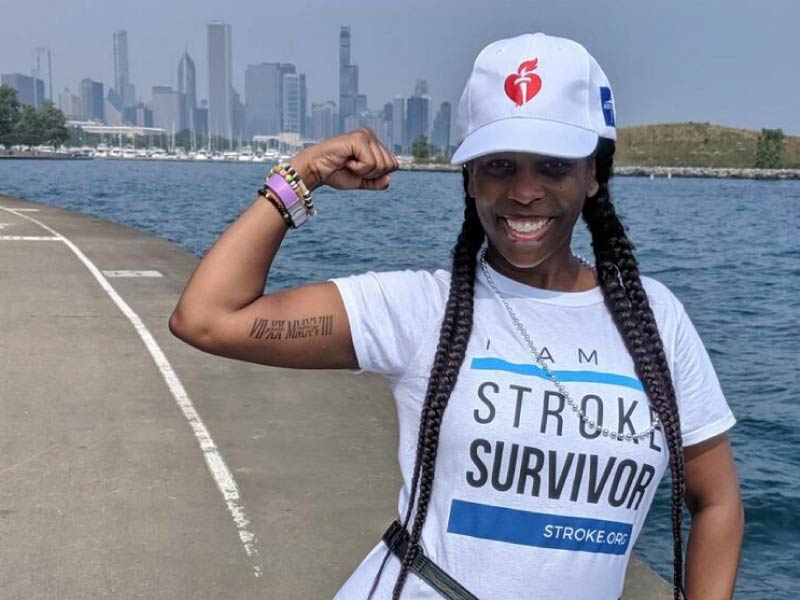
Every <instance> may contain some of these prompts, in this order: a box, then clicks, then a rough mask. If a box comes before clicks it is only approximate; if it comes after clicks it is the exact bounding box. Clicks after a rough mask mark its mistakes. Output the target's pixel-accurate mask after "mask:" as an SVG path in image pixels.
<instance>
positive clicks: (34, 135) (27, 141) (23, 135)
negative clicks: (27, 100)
mask: <svg viewBox="0 0 800 600" xmlns="http://www.w3.org/2000/svg"><path fill="white" fill-rule="evenodd" d="M11 137H12V140H13V143H15V144H22V145H24V146H36V145H37V144H41V143H42V141H43V140H44V122H43V119H42V115H41V113H39V112H38V111H37V110H36V109H35V108H33V107H32V106H28V105H25V106H23V107H22V113H21V116H20V118H19V121H17V123H16V125H15V126H14V131H13V132H12V133H11Z"/></svg>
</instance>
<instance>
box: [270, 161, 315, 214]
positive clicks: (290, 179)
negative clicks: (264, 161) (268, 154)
mask: <svg viewBox="0 0 800 600" xmlns="http://www.w3.org/2000/svg"><path fill="white" fill-rule="evenodd" d="M275 173H278V174H279V175H280V176H281V177H283V178H284V179H285V180H286V182H287V183H288V184H289V185H291V186H292V189H293V190H295V193H297V197H298V198H302V200H303V205H304V207H305V210H306V214H307V215H309V216H315V215H316V214H317V209H316V208H315V207H314V203H313V202H312V201H311V192H310V191H309V189H308V187H307V186H306V184H305V182H303V180H302V179H301V178H300V175H299V174H298V173H297V171H295V169H294V168H293V167H292V166H291V165H289V164H276V165H275V166H274V167H272V168H271V169H270V170H269V173H268V174H267V179H269V178H270V177H271V176H272V175H274V174H275Z"/></svg>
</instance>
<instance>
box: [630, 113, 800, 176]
mask: <svg viewBox="0 0 800 600" xmlns="http://www.w3.org/2000/svg"><path fill="white" fill-rule="evenodd" d="M759 134H760V132H759V131H750V130H747V129H734V128H732V127H722V126H720V125H711V124H709V123H666V124H663V125H641V126H637V127H625V128H621V129H619V130H618V132H617V138H618V139H617V153H616V157H615V160H614V162H615V164H618V165H620V166H625V165H641V166H664V167H739V168H752V167H753V166H754V165H755V162H756V144H757V143H758V136H759ZM783 166H784V168H787V169H798V168H800V137H797V136H786V137H785V139H784V142H783Z"/></svg>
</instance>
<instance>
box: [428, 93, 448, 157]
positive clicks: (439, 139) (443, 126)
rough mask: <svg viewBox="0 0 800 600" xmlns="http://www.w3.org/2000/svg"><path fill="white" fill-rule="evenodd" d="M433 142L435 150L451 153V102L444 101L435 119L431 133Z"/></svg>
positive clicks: (441, 152) (439, 152)
mask: <svg viewBox="0 0 800 600" xmlns="http://www.w3.org/2000/svg"><path fill="white" fill-rule="evenodd" d="M431 144H432V145H433V146H434V152H436V153H438V154H444V155H449V154H450V103H449V102H442V104H441V105H440V106H439V110H438V111H437V112H436V117H435V118H434V119H433V132H432V133H431Z"/></svg>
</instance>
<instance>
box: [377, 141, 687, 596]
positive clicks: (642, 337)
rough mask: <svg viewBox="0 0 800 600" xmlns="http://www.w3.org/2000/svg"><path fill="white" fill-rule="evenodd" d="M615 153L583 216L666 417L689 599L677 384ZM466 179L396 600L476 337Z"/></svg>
mask: <svg viewBox="0 0 800 600" xmlns="http://www.w3.org/2000/svg"><path fill="white" fill-rule="evenodd" d="M614 151H615V144H614V142H613V141H611V140H605V139H602V138H601V139H600V143H599V144H598V148H597V152H596V155H595V158H596V165H597V171H596V174H597V180H598V183H599V184H600V189H599V190H598V192H597V194H595V195H594V196H592V197H591V198H587V200H586V204H585V205H584V209H583V217H584V219H585V221H586V223H587V225H588V227H589V230H590V232H591V235H592V246H593V248H594V252H595V260H596V264H597V273H598V279H599V280H600V286H601V288H602V290H603V296H604V298H605V302H606V305H607V306H608V308H609V311H610V312H611V315H612V317H613V319H614V322H615V324H616V325H617V328H618V329H619V331H620V333H621V335H622V338H623V340H624V341H625V344H626V347H627V348H628V351H629V352H630V353H631V356H632V357H633V362H634V365H635V369H636V373H637V375H638V376H639V378H640V379H641V380H642V381H643V382H644V387H645V392H646V394H647V396H648V398H649V399H650V402H651V404H652V406H653V407H654V408H655V411H656V413H657V414H658V415H659V419H660V421H661V423H662V425H661V427H662V428H663V430H664V434H665V438H666V440H667V447H668V449H669V455H670V469H671V473H672V537H673V547H674V558H673V567H674V574H673V577H674V587H673V595H674V598H675V600H680V598H681V593H683V596H684V597H685V591H684V590H683V556H682V544H681V517H682V509H683V498H684V487H685V482H684V470H683V450H682V441H681V432H680V422H679V419H678V410H677V403H676V400H675V391H674V389H673V385H672V377H671V375H670V371H669V366H668V364H667V360H666V355H665V353H664V348H663V343H662V341H661V337H660V334H659V332H658V328H657V326H656V322H655V318H654V316H653V312H652V310H651V309H650V305H649V302H648V299H647V294H646V293H645V291H644V287H643V286H642V282H641V279H640V276H639V270H638V265H637V262H636V258H635V256H634V253H633V249H634V248H633V244H632V243H631V242H630V240H629V239H628V237H627V235H626V233H625V229H624V227H623V225H622V223H621V222H620V220H619V217H618V216H617V214H616V211H615V209H614V205H613V204H612V202H611V197H610V195H609V190H608V181H609V179H610V178H611V176H612V172H613V157H614ZM462 175H463V178H464V194H465V199H464V202H465V209H464V223H463V225H462V228H461V233H460V234H459V236H458V241H457V242H456V245H455V247H454V249H453V253H452V255H453V267H452V276H451V283H450V292H449V295H448V299H447V306H446V308H445V314H444V318H443V321H442V327H441V330H440V334H439V344H438V346H437V350H436V355H435V357H434V361H433V366H432V368H431V373H430V377H429V380H428V387H427V391H426V393H425V401H424V403H423V406H422V412H421V418H420V428H419V438H418V441H417V453H416V460H415V465H414V474H413V477H412V483H411V490H410V497H409V502H408V510H407V512H406V516H405V520H404V522H403V528H404V530H405V529H406V528H407V525H408V522H409V520H410V517H411V513H412V510H413V507H414V501H415V499H416V492H417V487H419V500H418V501H417V513H416V515H415V518H414V523H413V526H412V529H411V534H410V540H409V544H408V551H407V553H406V555H405V557H404V558H403V561H402V564H401V568H400V573H399V575H398V577H397V581H396V582H395V586H394V590H393V592H392V600H399V599H400V594H401V593H402V590H403V586H404V584H405V580H406V578H407V576H408V571H409V568H410V566H411V563H412V561H413V560H414V557H415V556H416V553H417V551H418V548H419V542H420V537H421V534H422V528H423V525H424V523H425V517H426V516H427V512H428V505H429V503H430V498H431V494H432V492H433V481H434V474H435V467H436V453H437V449H438V443H439V431H440V427H441V422H442V417H443V415H444V411H445V408H446V407H447V403H448V401H449V399H450V393H451V392H452V390H453V387H454V386H455V382H456V378H457V376H458V371H459V370H460V368H461V364H462V363H463V361H464V356H465V354H466V349H467V343H468V341H469V337H470V333H471V331H472V322H473V306H474V305H473V299H474V288H475V269H476V267H477V253H478V250H479V249H480V247H481V245H482V244H483V241H484V239H485V232H484V230H483V227H482V226H481V223H480V220H479V218H478V214H477V211H476V209H475V199H474V198H472V197H471V196H470V195H469V192H468V182H469V179H468V177H469V176H468V172H467V169H466V168H464V169H463V170H462ZM417 484H419V486H418V485H417ZM388 556H389V552H387V554H386V556H385V557H384V560H383V564H381V567H380V569H379V570H378V573H377V575H376V577H375V580H374V581H373V585H372V589H371V590H370V594H369V598H372V595H373V593H374V592H375V590H376V588H377V584H378V581H379V579H380V576H381V573H382V571H383V568H384V565H385V564H386V560H387V558H388Z"/></svg>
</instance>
